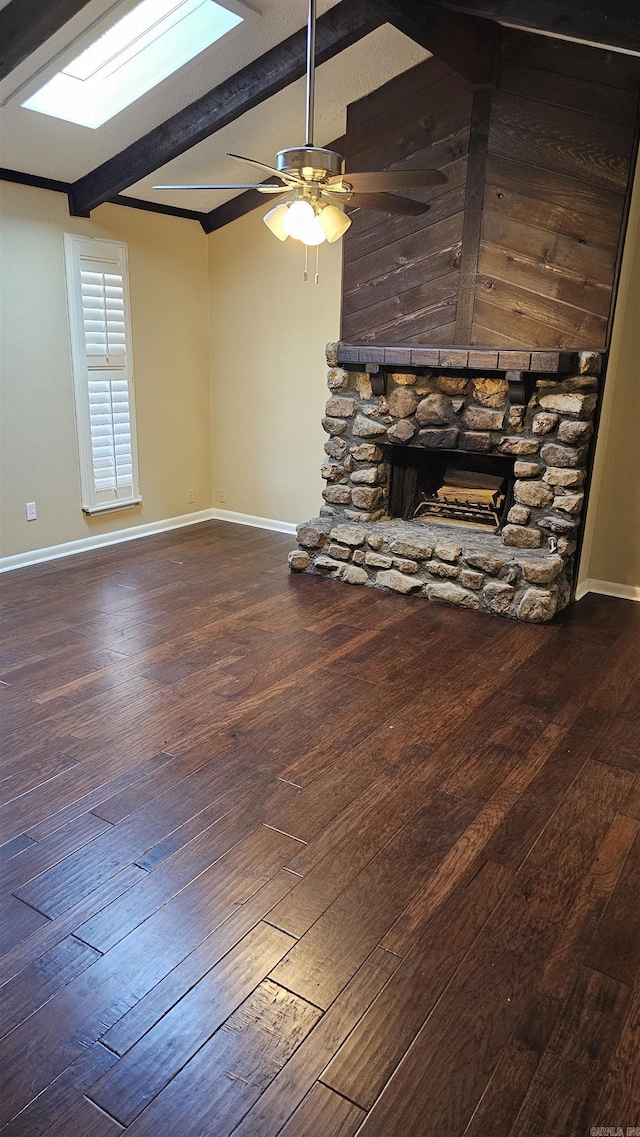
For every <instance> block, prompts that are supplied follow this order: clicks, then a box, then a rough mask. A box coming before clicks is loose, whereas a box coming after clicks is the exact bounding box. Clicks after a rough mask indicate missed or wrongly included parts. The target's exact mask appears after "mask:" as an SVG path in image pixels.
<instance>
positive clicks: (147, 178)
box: [0, 0, 640, 212]
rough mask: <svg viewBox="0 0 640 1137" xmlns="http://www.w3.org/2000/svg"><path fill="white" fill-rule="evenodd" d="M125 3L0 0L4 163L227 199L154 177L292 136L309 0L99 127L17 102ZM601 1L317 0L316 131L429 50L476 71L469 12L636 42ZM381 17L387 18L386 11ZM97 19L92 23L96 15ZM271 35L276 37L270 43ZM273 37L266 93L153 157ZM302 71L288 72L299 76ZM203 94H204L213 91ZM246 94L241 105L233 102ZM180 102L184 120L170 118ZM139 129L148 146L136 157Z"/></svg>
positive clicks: (480, 50) (323, 131)
mask: <svg viewBox="0 0 640 1137" xmlns="http://www.w3.org/2000/svg"><path fill="white" fill-rule="evenodd" d="M135 3H136V0H0V41H2V46H1V47H0V75H5V77H4V78H3V79H2V81H1V82H0V141H1V148H2V157H1V161H2V166H3V167H5V168H9V169H10V170H18V171H22V172H23V173H26V174H30V175H37V176H39V177H44V178H53V179H58V180H60V181H62V182H65V183H75V192H74V198H75V200H76V204H77V205H78V208H79V211H83V210H88V209H90V208H92V207H93V206H94V205H95V204H98V203H99V201H102V200H107V199H109V198H112V197H113V195H114V194H115V193H117V192H120V193H121V194H123V195H125V196H128V197H130V198H131V197H133V198H138V199H142V200H143V201H145V202H151V203H153V202H156V203H161V204H165V205H167V204H168V205H173V206H176V207H181V208H186V209H190V210H196V211H202V212H209V211H210V210H213V209H214V208H216V207H218V206H220V205H221V204H222V203H223V202H225V200H227V199H228V198H230V197H232V196H233V191H201V192H187V191H180V192H178V191H176V192H172V193H166V192H161V191H156V190H154V189H153V185H154V184H155V183H157V182H187V183H188V182H192V181H195V182H201V181H222V182H227V181H230V182H233V181H243V180H253V179H252V176H251V173H250V168H249V167H246V168H243V167H242V166H240V165H239V164H238V163H236V162H235V161H233V160H232V159H229V158H227V157H226V152H227V151H229V150H233V151H235V152H239V153H245V154H248V155H251V156H253V157H256V158H258V159H260V160H262V161H266V162H272V161H273V159H274V156H275V153H276V151H277V150H279V149H282V148H284V147H287V146H295V145H299V144H301V142H302V141H303V133H304V80H303V79H297V80H296V81H291V74H290V73H288V72H287V56H289V58H290V59H291V60H292V59H293V56H294V55H296V59H298V57H299V56H300V50H301V49H300V44H301V41H302V33H301V35H300V37H298V41H296V43H297V46H295V44H294V43H293V41H291V43H292V47H291V48H289V47H288V46H287V45H288V41H289V37H292V36H294V34H295V33H297V32H301V29H302V28H303V27H304V24H305V20H306V7H307V0H258V4H257V7H258V8H259V12H258V11H256V16H255V17H254V18H250V19H248V20H246V21H245V23H243V24H241V25H240V26H239V27H238V28H236V29H234V30H233V31H232V32H230V33H229V34H228V35H226V36H225V37H224V39H222V40H220V41H218V42H217V43H215V44H213V45H212V46H211V47H210V48H208V49H207V50H205V51H204V52H202V53H201V54H200V55H198V56H197V57H196V58H195V59H194V60H193V61H192V62H191V63H190V64H187V65H186V66H184V67H182V68H181V69H180V70H179V71H177V72H176V73H175V74H174V75H172V76H170V77H169V78H168V79H166V80H165V81H164V82H162V83H160V84H159V85H158V86H157V87H154V88H153V89H152V90H151V91H150V92H149V93H148V94H147V95H144V96H143V97H142V98H140V99H138V100H137V101H136V102H134V103H133V104H132V105H131V106H129V107H128V108H127V109H126V110H124V111H122V112H121V113H120V114H118V115H116V116H115V117H114V118H113V119H111V120H110V121H109V122H107V123H105V124H104V125H103V126H102V127H100V128H98V129H97V130H91V129H89V128H86V127H82V126H77V125H74V124H72V123H68V122H64V121H62V120H60V119H55V118H50V117H48V116H45V115H41V114H38V113H37V112H35V111H31V110H27V109H25V108H23V107H22V106H21V103H22V101H24V99H25V98H27V97H28V95H29V94H31V93H32V92H33V91H34V90H36V89H37V88H38V87H40V86H42V85H43V83H44V82H46V80H47V79H48V78H49V77H50V76H51V75H52V74H54V73H55V72H56V71H58V70H60V68H61V67H62V66H64V64H65V63H66V62H68V61H69V60H70V59H72V58H73V57H74V56H75V55H77V54H78V51H79V50H81V49H82V47H84V46H85V44H86V41H87V37H88V39H89V40H90V39H91V32H92V29H94V28H96V33H97V29H98V25H99V22H100V21H103V20H104V19H105V18H106V19H107V20H108V19H109V18H110V17H111V18H112V19H111V22H115V20H116V19H117V18H119V17H120V16H121V15H122V14H124V13H126V11H128V10H129V9H130V8H132V7H133V6H134V5H135ZM252 6H254V5H252ZM606 7H608V6H607V5H605V4H604V3H603V0H582V2H581V4H580V5H579V6H577V5H576V4H575V3H574V0H563V2H562V3H558V0H440V2H439V3H436V2H435V0H434V2H433V3H430V2H429V0H371V3H366V2H365V0H318V11H319V14H320V16H321V17H322V16H323V15H325V14H326V13H329V14H328V15H326V19H325V27H326V28H327V29H328V30H327V33H326V38H327V40H328V42H329V50H327V52H326V55H327V56H328V58H327V61H326V62H323V63H322V64H321V65H320V66H319V68H318V79H317V82H318V91H317V132H316V142H317V144H320V145H324V144H327V143H329V142H330V141H332V140H333V139H335V138H337V137H339V136H340V135H341V134H342V133H343V131H344V124H345V113H346V107H347V105H348V104H349V103H351V102H353V101H355V100H357V99H359V98H361V97H362V96H363V95H366V94H367V93H369V92H370V91H372V90H375V89H376V88H378V87H380V86H381V85H382V84H384V83H386V82H387V81H388V80H389V79H391V78H393V76H395V75H397V74H399V73H401V72H403V71H406V70H407V69H408V68H410V67H413V66H414V65H415V64H417V63H419V62H421V61H422V60H423V59H425V58H427V57H428V55H429V48H431V49H432V50H433V52H434V53H435V54H439V55H441V57H442V58H444V59H445V60H446V61H447V62H448V63H450V64H451V59H450V58H449V59H447V52H449V54H451V53H452V52H453V53H460V52H462V55H464V52H465V42H466V43H467V46H466V59H464V60H463V61H462V62H463V66H467V68H474V67H476V68H478V74H477V75H476V76H469V75H468V76H467V77H471V78H472V79H473V78H475V79H476V81H479V82H482V81H483V80H485V81H486V79H487V75H485V74H483V67H484V68H485V70H487V71H488V70H489V68H490V38H491V28H492V26H493V25H491V24H489V23H484V24H479V25H476V30H477V38H475V39H474V35H475V31H474V25H473V20H474V19H475V18H476V17H478V16H480V17H483V18H485V19H486V18H488V19H489V20H500V21H503V22H508V23H515V24H519V25H521V26H528V27H531V28H533V29H536V30H539V31H543V32H548V33H550V34H554V35H565V36H570V37H574V38H578V39H585V40H588V41H590V42H600V43H609V44H613V45H615V46H616V47H617V48H618V49H623V50H631V51H636V52H640V16H639V14H638V11H637V7H636V0H618V3H617V4H616V6H615V10H614V11H613V12H612V11H609V10H607V11H605V8H606ZM333 9H335V12H333V11H331V10H333ZM470 17H471V21H470V22H469V18H470ZM387 18H388V19H390V20H393V22H394V24H395V26H393V25H392V23H390V22H385V21H386V20H387ZM369 19H370V23H368V22H367V21H368V20H369ZM349 21H351V23H349ZM456 21H457V22H458V23H456ZM465 21H466V22H467V23H468V24H469V27H470V28H471V32H472V33H473V34H472V36H471V42H467V37H466V34H463V33H466V30H467V26H466V24H465ZM321 23H322V20H321ZM99 30H103V29H102V26H100V29H99ZM459 33H461V34H459ZM331 37H333V39H332V38H331ZM341 37H342V38H341ZM278 45H282V46H281V49H279V48H278ZM485 46H486V47H487V50H485ZM294 47H295V51H294ZM274 49H275V51H276V53H277V52H278V50H280V63H279V65H280V72H279V74H280V79H281V81H280V83H278V82H275V83H273V84H272V90H273V91H275V93H271V94H268V97H266V98H265V97H262V98H256V99H253V100H251V99H246V98H245V102H244V104H243V103H242V98H240V99H239V100H238V105H239V106H240V110H241V111H242V113H239V114H237V116H236V117H235V118H234V119H233V121H228V122H227V124H226V125H222V127H221V128H219V129H216V131H215V133H211V134H210V135H209V136H207V137H203V138H202V140H201V141H197V143H196V144H195V145H193V144H192V140H191V141H189V142H188V148H187V147H185V148H183V152H178V151H179V150H180V147H175V146H174V152H175V156H172V157H171V160H168V161H160V162H159V163H157V162H156V159H157V157H158V156H159V155H160V156H162V157H164V155H165V153H170V152H171V148H170V147H168V148H167V149H166V150H165V149H163V146H164V145H165V143H166V140H167V138H168V136H169V135H170V133H171V130H170V129H169V127H168V126H167V125H164V124H167V120H172V119H173V121H174V122H176V121H179V122H180V123H184V121H185V120H187V121H188V120H189V119H190V118H191V119H192V120H193V118H194V114H195V111H194V109H193V104H194V103H195V104H196V106H202V100H203V99H204V98H205V97H206V96H208V97H209V112H208V113H210V107H211V96H210V95H209V93H210V92H213V94H214V96H215V95H216V89H217V90H218V91H219V92H220V98H219V100H218V103H219V104H220V101H222V103H224V99H226V98H227V89H228V87H227V86H223V87H221V84H227V85H228V84H229V83H231V84H233V83H234V81H235V79H236V78H237V77H238V75H239V73H240V74H242V73H243V69H244V68H247V67H248V66H250V65H252V64H254V63H255V61H259V62H258V64H256V65H255V67H254V76H253V77H254V79H255V74H256V73H257V74H258V75H259V76H260V75H261V74H262V75H263V76H264V83H265V87H266V89H267V92H268V91H269V79H270V76H269V74H268V67H269V65H270V64H269V65H268V64H267V62H266V61H267V60H272V59H273V51H274ZM333 52H335V54H332V53H333ZM268 53H271V55H269V54H268ZM443 53H444V54H443ZM263 57H264V61H263ZM453 65H454V66H455V63H454V64H453ZM296 66H297V63H296ZM292 70H293V71H295V68H292V67H290V68H289V72H291V71H292ZM300 70H301V68H298V70H297V72H295V73H296V74H300ZM276 78H277V75H276ZM241 93H242V92H241ZM198 101H200V102H198ZM213 101H214V104H215V98H214V100H213ZM245 106H248V107H249V109H243V108H244V107H245ZM185 108H186V111H185ZM214 109H215V108H214ZM183 111H185V114H184V115H183V116H182V118H181V119H180V120H176V116H178V115H180V112H183ZM216 113H217V114H218V116H219V119H220V118H221V117H222V118H224V116H221V115H220V109H219V106H218V110H217V111H216ZM214 117H215V115H214ZM229 117H233V116H229ZM154 132H155V133H154ZM204 133H206V131H205V132H204ZM187 134H188V131H187ZM145 141H146V147H147V153H146V154H143V155H142V161H139V160H138V159H140V158H141V147H143V145H144V143H145ZM117 156H119V157H117ZM134 158H135V159H136V161H134ZM114 159H115V161H114ZM136 162H137V164H136ZM118 163H119V166H118ZM105 164H107V165H106V166H105ZM154 166H156V168H155V169H154V168H153V167H154ZM96 171H97V173H96ZM105 171H106V172H105ZM109 187H111V188H109Z"/></svg>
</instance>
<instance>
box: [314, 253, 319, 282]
mask: <svg viewBox="0 0 640 1137" xmlns="http://www.w3.org/2000/svg"><path fill="white" fill-rule="evenodd" d="M319 266H320V246H319V245H316V275H315V278H314V283H315V284H319V283H320V273H319V271H318V269H319Z"/></svg>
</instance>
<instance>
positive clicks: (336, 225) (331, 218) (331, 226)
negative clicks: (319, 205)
mask: <svg viewBox="0 0 640 1137" xmlns="http://www.w3.org/2000/svg"><path fill="white" fill-rule="evenodd" d="M318 224H319V225H320V228H321V229H322V232H323V233H324V235H325V237H326V238H327V241H328V242H329V244H330V245H332V244H333V242H334V241H339V240H340V238H341V237H344V234H345V233H346V231H347V229H348V228H349V226H350V224H351V218H350V217H347V214H346V213H345V212H344V211H343V210H342V209H339V208H338V206H337V205H325V206H324V208H323V209H321V210H320V213H319V214H318Z"/></svg>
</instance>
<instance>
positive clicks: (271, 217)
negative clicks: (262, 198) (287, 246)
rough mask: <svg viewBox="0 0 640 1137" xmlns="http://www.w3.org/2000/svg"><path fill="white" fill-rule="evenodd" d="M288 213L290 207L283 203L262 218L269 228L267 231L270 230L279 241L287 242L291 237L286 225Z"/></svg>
mask: <svg viewBox="0 0 640 1137" xmlns="http://www.w3.org/2000/svg"><path fill="white" fill-rule="evenodd" d="M288 212H289V206H288V205H287V204H286V203H285V202H282V203H281V204H280V205H275V206H274V207H273V209H270V210H269V212H268V213H265V215H264V217H263V218H262V220H263V221H264V223H265V225H266V226H267V229H270V230H271V232H272V233H273V235H274V237H277V238H278V240H279V241H286V239H287V237H288V236H289V234H288V232H287V230H286V229H285V225H284V222H285V218H286V216H287V213H288Z"/></svg>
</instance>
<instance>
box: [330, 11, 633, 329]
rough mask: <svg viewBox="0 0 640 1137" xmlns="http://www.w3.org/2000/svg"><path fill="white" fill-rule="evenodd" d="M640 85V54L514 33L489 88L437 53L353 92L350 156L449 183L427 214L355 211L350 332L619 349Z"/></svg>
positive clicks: (347, 249) (346, 308)
mask: <svg viewBox="0 0 640 1137" xmlns="http://www.w3.org/2000/svg"><path fill="white" fill-rule="evenodd" d="M639 88H640V60H638V59H637V58H632V57H630V56H625V55H620V54H618V53H615V52H607V51H604V50H600V49H598V48H591V47H586V46H583V45H581V44H573V43H568V42H565V41H563V40H553V39H549V38H547V37H543V36H537V35H533V34H530V33H527V32H517V31H512V30H510V29H502V45H501V56H500V65H499V69H498V79H497V84H496V88H495V89H494V90H493V91H492V92H491V93H489V95H487V93H485V92H475V93H474V92H473V91H472V90H471V88H470V86H469V84H467V83H466V82H465V80H463V79H462V78H460V77H459V76H457V75H456V74H455V73H454V72H452V71H451V70H450V69H449V68H447V67H445V66H444V64H442V63H440V62H439V61H437V60H435V59H430V60H427V61H426V63H424V64H421V65H420V66H419V67H416V68H414V69H413V70H412V71H410V72H408V73H406V74H405V75H403V76H400V77H399V78H398V79H395V80H393V81H392V82H391V83H388V84H387V85H386V86H385V87H382V88H380V89H379V90H378V91H376V92H374V94H373V95H370V96H368V98H367V99H363V100H361V101H360V102H358V103H356V104H353V106H351V107H350V108H349V112H348V117H347V162H348V168H351V169H366V168H370V169H376V168H382V167H386V166H397V165H398V164H403V163H406V165H407V166H409V167H411V166H413V167H418V166H420V164H421V163H422V162H423V161H424V162H425V164H429V165H432V164H433V165H436V166H438V167H439V168H440V169H443V170H445V172H446V173H447V174H448V176H449V178H450V181H449V184H448V185H447V186H445V187H438V188H436V189H432V190H429V191H424V192H425V196H424V198H423V200H425V201H427V200H428V201H431V202H432V208H431V210H430V212H429V213H428V214H425V215H424V217H422V218H417V219H416V218H405V217H401V218H395V217H394V218H389V217H388V216H387V215H385V214H378V213H373V212H371V211H357V212H356V213H354V215H353V224H352V227H351V229H350V230H349V231H348V233H347V234H346V237H345V240H344V258H345V260H344V281H343V289H344V293H343V326H342V338H343V339H345V340H349V341H365V342H374V343H388V344H393V343H416V344H418V343H446V344H456V343H458V344H478V345H484V346H491V347H527V348H536V349H538V348H540V349H545V348H584V347H590V348H599V349H602V348H606V346H607V344H608V339H609V335H610V326H611V304H612V297H613V295H614V292H615V284H616V280H617V272H618V262H619V249H620V242H621V236H622V233H623V229H624V222H625V219H626V211H627V206H628V200H629V196H630V189H631V185H630V183H631V177H632V171H633V167H634V164H635V154H636V149H637V127H636V124H637V121H638V91H639ZM483 116H484V122H483ZM472 119H473V124H474V135H473V140H472V143H471V154H472V158H471V162H470V163H469V162H468V154H469V134H470V127H471V123H472ZM483 151H484V152H483ZM463 226H464V247H463V243H462V234H463ZM461 257H462V264H463V272H462V275H461V274H460V261H461Z"/></svg>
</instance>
